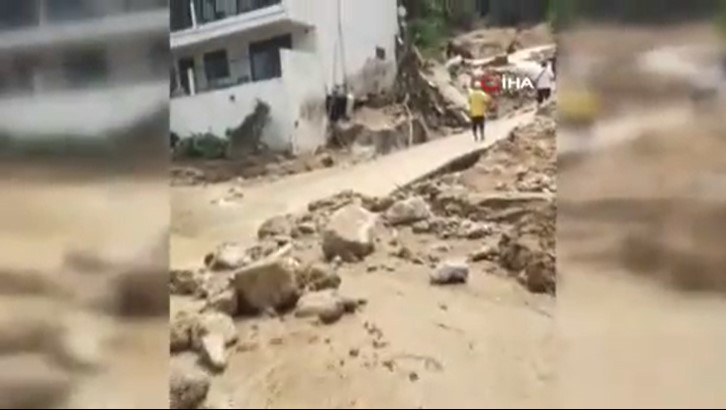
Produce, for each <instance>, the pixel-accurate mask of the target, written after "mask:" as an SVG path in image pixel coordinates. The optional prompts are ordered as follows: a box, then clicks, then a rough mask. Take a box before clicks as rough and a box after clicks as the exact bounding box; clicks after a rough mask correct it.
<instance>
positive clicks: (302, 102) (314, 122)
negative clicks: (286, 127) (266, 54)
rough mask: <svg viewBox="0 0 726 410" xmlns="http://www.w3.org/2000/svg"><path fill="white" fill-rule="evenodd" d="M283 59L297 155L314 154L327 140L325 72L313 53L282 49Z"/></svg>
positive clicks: (281, 56) (281, 55)
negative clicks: (301, 153)
mask: <svg viewBox="0 0 726 410" xmlns="http://www.w3.org/2000/svg"><path fill="white" fill-rule="evenodd" d="M280 58H281V60H282V74H283V79H284V82H285V86H286V91H287V96H288V101H289V104H290V114H291V116H292V117H291V119H292V121H293V129H294V131H293V134H292V141H291V142H292V148H293V152H295V153H300V152H311V151H314V150H315V149H316V148H318V147H320V146H322V145H324V144H325V141H326V134H325V132H326V128H327V114H326V110H325V83H324V78H323V72H322V70H321V67H320V64H319V62H318V59H317V58H316V56H315V55H314V54H311V53H306V52H300V51H290V50H282V51H281V53H280Z"/></svg>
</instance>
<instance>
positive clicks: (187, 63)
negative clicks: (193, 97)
mask: <svg viewBox="0 0 726 410" xmlns="http://www.w3.org/2000/svg"><path fill="white" fill-rule="evenodd" d="M189 70H191V71H192V76H194V73H195V71H194V59H192V58H189V57H184V58H180V59H179V82H180V83H181V84H180V85H181V88H182V90H184V94H185V95H190V94H191V93H192V85H191V84H190V83H189ZM193 78H195V77H193Z"/></svg>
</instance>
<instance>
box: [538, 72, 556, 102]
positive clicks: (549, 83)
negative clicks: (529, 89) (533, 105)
mask: <svg viewBox="0 0 726 410" xmlns="http://www.w3.org/2000/svg"><path fill="white" fill-rule="evenodd" d="M541 67H542V71H540V73H539V75H538V76H537V79H536V80H535V86H536V87H537V105H538V106H539V105H542V103H544V102H545V101H547V100H548V99H549V98H550V96H552V88H553V86H554V84H555V73H554V72H553V71H552V68H551V67H550V65H549V64H547V61H543V62H542V64H541Z"/></svg>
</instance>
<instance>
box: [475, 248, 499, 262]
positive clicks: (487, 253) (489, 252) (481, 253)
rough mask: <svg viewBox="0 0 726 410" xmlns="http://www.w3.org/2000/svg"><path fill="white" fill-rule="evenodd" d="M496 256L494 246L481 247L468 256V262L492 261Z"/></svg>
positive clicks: (496, 252)
mask: <svg viewBox="0 0 726 410" xmlns="http://www.w3.org/2000/svg"><path fill="white" fill-rule="evenodd" d="M497 255H498V251H497V248H496V247H494V246H489V245H486V246H483V247H481V248H479V249H477V250H475V251H474V252H472V253H471V254H470V255H469V260H471V261H472V262H481V261H484V260H494V259H496V257H497Z"/></svg>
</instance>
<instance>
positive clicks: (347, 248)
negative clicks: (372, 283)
mask: <svg viewBox="0 0 726 410" xmlns="http://www.w3.org/2000/svg"><path fill="white" fill-rule="evenodd" d="M376 221H377V217H376V215H375V214H373V213H371V212H368V211H367V210H365V209H364V208H362V207H361V206H359V205H357V204H350V205H347V206H345V207H343V208H341V209H339V210H337V211H336V212H335V213H334V214H333V215H332V216H331V218H330V221H329V222H328V225H327V226H326V227H325V230H324V231H323V238H322V242H323V243H322V248H323V254H324V255H325V258H326V259H328V260H331V259H333V258H335V257H336V256H339V257H340V258H341V259H342V260H344V261H346V262H355V261H359V260H362V259H363V258H365V257H366V256H368V255H370V254H371V253H373V250H374V241H373V239H374V238H373V231H374V228H375V225H376Z"/></svg>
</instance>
